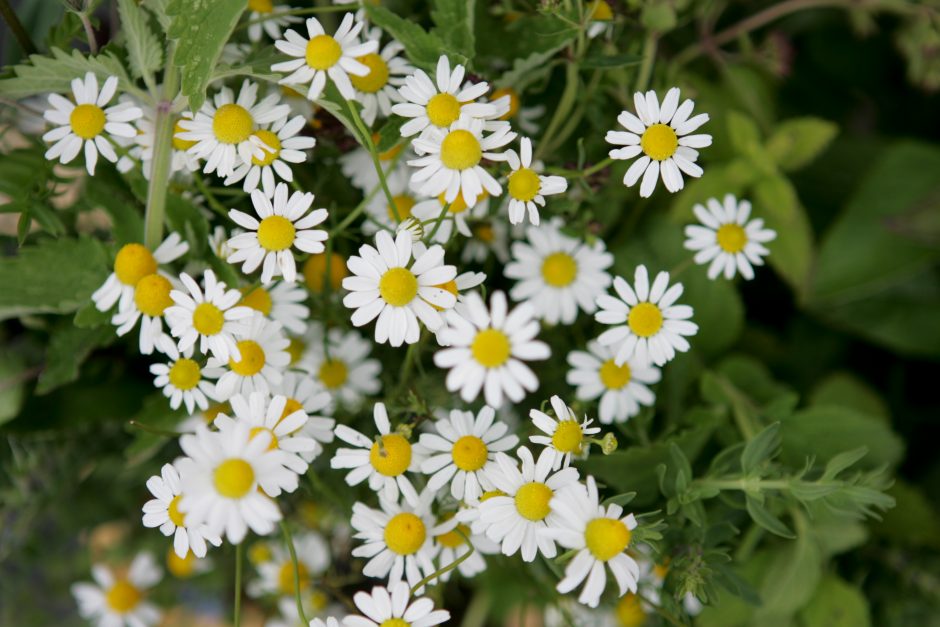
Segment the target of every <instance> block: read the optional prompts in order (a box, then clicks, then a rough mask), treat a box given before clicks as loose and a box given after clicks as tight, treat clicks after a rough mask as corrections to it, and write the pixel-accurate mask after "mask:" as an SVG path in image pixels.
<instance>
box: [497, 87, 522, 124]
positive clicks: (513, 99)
mask: <svg viewBox="0 0 940 627" xmlns="http://www.w3.org/2000/svg"><path fill="white" fill-rule="evenodd" d="M504 96H509V111H507V112H506V113H504V114H503V115H502V117H500V118H499V119H500V120H508V119H509V118H512V117H515V115H516V113H518V112H519V94H517V93H516V90H515V89H513V88H512V87H501V88H499V89H497V90H496V91H494V92H493V100H494V101H496V100H499V99H500V98H502V97H504Z"/></svg>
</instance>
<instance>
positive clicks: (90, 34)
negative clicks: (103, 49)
mask: <svg viewBox="0 0 940 627" xmlns="http://www.w3.org/2000/svg"><path fill="white" fill-rule="evenodd" d="M76 15H77V16H78V19H79V20H81V22H82V26H83V27H84V28H85V38H86V39H88V50H89V51H90V52H91V53H92V54H98V40H97V39H95V29H94V27H93V26H92V25H91V18H90V17H88V14H87V13H86V12H84V11H78V12H77V13H76Z"/></svg>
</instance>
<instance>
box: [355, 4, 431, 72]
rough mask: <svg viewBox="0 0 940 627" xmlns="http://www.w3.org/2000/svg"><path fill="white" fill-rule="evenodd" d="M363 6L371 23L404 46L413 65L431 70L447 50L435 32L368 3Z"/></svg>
mask: <svg viewBox="0 0 940 627" xmlns="http://www.w3.org/2000/svg"><path fill="white" fill-rule="evenodd" d="M364 8H365V10H366V13H367V14H368V15H369V20H371V21H372V23H374V24H375V25H376V26H378V27H380V28H381V29H382V30H384V31H386V32H388V34H389V35H391V36H392V37H394V38H395V39H397V40H398V41H400V42H401V43H402V45H403V46H405V53H406V54H407V55H408V58H409V59H410V60H411V62H412V63H414V64H415V65H417V66H419V67H422V68H424V69H426V70H431V69H433V68H434V67H435V66H437V60H438V59H439V58H440V56H441V55H442V54H445V53H446V52H447V46H445V44H444V42H443V40H441V38H440V37H438V36H437V34H435V33H429V32H427V31H425V30H424V29H423V28H421V26H419V25H418V24H417V23H415V22H414V21H412V20H408V19H405V18H403V17H400V16H398V15H396V14H394V13H392V12H391V11H389V10H388V9H386V8H383V7H380V6H376V5H372V4H369V3H366V4H365V5H364Z"/></svg>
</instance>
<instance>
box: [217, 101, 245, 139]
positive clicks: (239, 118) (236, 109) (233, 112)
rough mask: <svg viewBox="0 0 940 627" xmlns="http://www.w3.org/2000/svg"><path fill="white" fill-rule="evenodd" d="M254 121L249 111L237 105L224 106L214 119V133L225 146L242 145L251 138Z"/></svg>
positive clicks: (218, 110)
mask: <svg viewBox="0 0 940 627" xmlns="http://www.w3.org/2000/svg"><path fill="white" fill-rule="evenodd" d="M253 127H254V121H253V120H252V119H251V114H250V113H248V109H246V108H245V107H243V106H241V105H237V104H224V105H222V106H221V107H219V108H218V109H216V112H215V115H214V116H213V117H212V132H213V134H214V135H215V138H216V139H217V140H219V141H220V142H222V143H223V144H240V143H241V142H243V141H245V140H246V139H248V138H249V137H251V131H252V129H253Z"/></svg>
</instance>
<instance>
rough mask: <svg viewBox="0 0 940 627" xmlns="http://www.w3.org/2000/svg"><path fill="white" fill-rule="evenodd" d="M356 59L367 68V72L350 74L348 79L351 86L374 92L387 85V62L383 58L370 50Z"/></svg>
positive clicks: (370, 92) (368, 92)
mask: <svg viewBox="0 0 940 627" xmlns="http://www.w3.org/2000/svg"><path fill="white" fill-rule="evenodd" d="M356 61H358V62H359V63H361V64H363V65H364V66H366V67H367V68H369V73H368V74H366V75H365V76H356V75H354V74H350V75H349V80H350V82H351V83H352V84H353V87H355V88H356V89H358V90H359V91H361V92H364V93H367V94H374V93H375V92H377V91H379V90H380V89H382V88H383V87H385V86H386V85H388V64H387V63H385V59H383V58H382V57H380V56H379V55H377V54H375V53H374V52H372V53H370V54H367V55H364V56H361V57H359V58H357V59H356Z"/></svg>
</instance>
